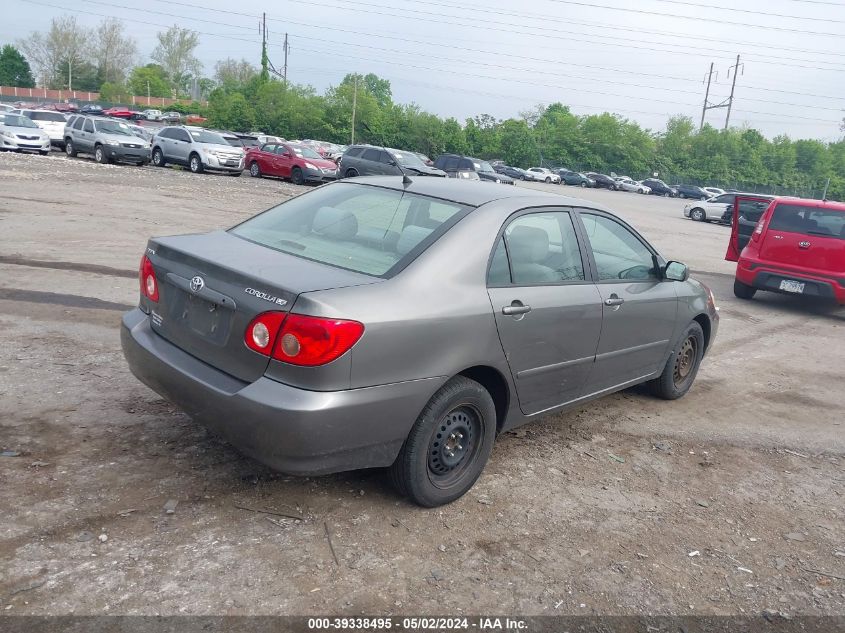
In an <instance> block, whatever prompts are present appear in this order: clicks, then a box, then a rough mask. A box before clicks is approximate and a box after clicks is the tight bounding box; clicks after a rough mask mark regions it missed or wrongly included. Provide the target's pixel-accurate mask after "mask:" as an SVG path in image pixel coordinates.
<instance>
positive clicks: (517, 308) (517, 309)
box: [502, 301, 531, 316]
mask: <svg viewBox="0 0 845 633" xmlns="http://www.w3.org/2000/svg"><path fill="white" fill-rule="evenodd" d="M526 312H531V306H526V305H523V304H522V302H521V301H514V302H513V303H511V304H510V305H509V306H503V307H502V314H507V315H510V316H513V315H515V314H525V313H526Z"/></svg>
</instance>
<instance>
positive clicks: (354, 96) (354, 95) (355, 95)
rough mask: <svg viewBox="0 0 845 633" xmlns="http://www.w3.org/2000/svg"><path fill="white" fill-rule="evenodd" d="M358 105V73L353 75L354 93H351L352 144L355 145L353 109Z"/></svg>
mask: <svg viewBox="0 0 845 633" xmlns="http://www.w3.org/2000/svg"><path fill="white" fill-rule="evenodd" d="M357 105H358V73H355V92H353V93H352V142H351V143H350V145H355V108H356V107H357Z"/></svg>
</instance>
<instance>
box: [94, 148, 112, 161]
mask: <svg viewBox="0 0 845 633" xmlns="http://www.w3.org/2000/svg"><path fill="white" fill-rule="evenodd" d="M94 160H95V161H97V162H98V163H100V164H101V165H104V164H105V163H107V162H109V158H108V156H106V150H104V149H103V146H102V145H97V146H96V147H95V148H94Z"/></svg>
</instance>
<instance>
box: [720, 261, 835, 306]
mask: <svg viewBox="0 0 845 633" xmlns="http://www.w3.org/2000/svg"><path fill="white" fill-rule="evenodd" d="M736 278H737V279H738V280H739V281H741V282H742V283H744V284H745V285H746V286H752V287H754V288H757V289H758V290H767V291H771V292H780V293H783V294H795V293H791V292H785V291H783V290H781V289H780V282H781V281H789V280H792V281H799V282H802V283H803V284H804V292H802V293H801V295H802V296H805V297H816V298H821V299H829V300H832V301H836V302H837V303H840V304H843V305H845V278H842V279H839V278H836V277H833V276H829V277H828V276H820V275H815V274H813V273H808V272H806V271H792V270H790V269H788V268H782V267H779V266H772V265H770V264H768V263H766V262H757V261H753V260H750V259H748V258H745V257H740V259H739V262H737V266H736Z"/></svg>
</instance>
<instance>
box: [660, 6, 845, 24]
mask: <svg viewBox="0 0 845 633" xmlns="http://www.w3.org/2000/svg"><path fill="white" fill-rule="evenodd" d="M657 2H663V3H666V4H679V5H682V6H685V7H695V8H696V9H719V10H720V11H733V12H735V13H747V14H751V15H766V16H769V17H772V18H788V19H790V20H810V21H813V22H838V23H843V22H845V20H833V19H831V18H826V17H825V18H817V17H810V16H806V15H785V14H783V13H771V12H769V11H754V10H753V9H737V8H735V7H726V6H724V5H717V4H701V3H700V2H685V1H684V0H657ZM831 4H833V3H831Z"/></svg>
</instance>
